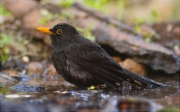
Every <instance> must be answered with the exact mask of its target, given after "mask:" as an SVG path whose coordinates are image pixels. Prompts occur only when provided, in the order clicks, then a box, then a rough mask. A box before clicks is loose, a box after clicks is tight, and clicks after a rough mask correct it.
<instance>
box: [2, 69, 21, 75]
mask: <svg viewBox="0 0 180 112" xmlns="http://www.w3.org/2000/svg"><path fill="white" fill-rule="evenodd" d="M2 72H3V73H7V74H8V75H10V76H19V74H18V72H17V71H15V70H3V71H2Z"/></svg>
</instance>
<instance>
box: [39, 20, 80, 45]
mask: <svg viewBox="0 0 180 112" xmlns="http://www.w3.org/2000/svg"><path fill="white" fill-rule="evenodd" d="M37 30H39V31H42V32H44V33H47V34H49V35H50V37H51V40H52V42H60V41H65V40H71V39H74V38H75V36H76V35H77V34H79V33H78V31H77V30H76V29H75V28H74V27H73V26H71V25H69V24H66V23H59V24H56V25H55V26H53V27H52V28H45V27H38V28H37Z"/></svg>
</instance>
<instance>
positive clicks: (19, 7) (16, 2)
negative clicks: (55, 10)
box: [4, 0, 38, 18]
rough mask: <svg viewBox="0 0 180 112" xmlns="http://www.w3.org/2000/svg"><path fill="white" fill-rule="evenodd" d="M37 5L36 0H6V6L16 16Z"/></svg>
mask: <svg viewBox="0 0 180 112" xmlns="http://www.w3.org/2000/svg"><path fill="white" fill-rule="evenodd" d="M37 5H38V4H37V2H36V1H34V0H6V2H5V4H4V7H5V8H6V9H8V10H9V11H10V12H11V13H12V14H13V15H15V16H16V17H21V16H22V15H24V14H26V13H28V12H29V11H30V10H31V9H33V8H34V7H36V6H37ZM32 18H34V17H32Z"/></svg>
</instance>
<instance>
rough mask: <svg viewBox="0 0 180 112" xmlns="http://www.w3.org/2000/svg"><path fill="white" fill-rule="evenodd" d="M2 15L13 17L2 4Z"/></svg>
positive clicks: (0, 7)
mask: <svg viewBox="0 0 180 112" xmlns="http://www.w3.org/2000/svg"><path fill="white" fill-rule="evenodd" d="M0 14H1V15H2V16H10V15H11V13H10V12H9V11H8V10H6V9H4V7H3V5H2V4H0Z"/></svg>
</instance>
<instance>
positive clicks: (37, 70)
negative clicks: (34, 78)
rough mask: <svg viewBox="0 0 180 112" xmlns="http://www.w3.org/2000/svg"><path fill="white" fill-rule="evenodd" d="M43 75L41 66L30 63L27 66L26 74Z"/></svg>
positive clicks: (37, 63) (36, 63)
mask: <svg viewBox="0 0 180 112" xmlns="http://www.w3.org/2000/svg"><path fill="white" fill-rule="evenodd" d="M42 73H43V65H42V64H41V63H39V62H31V63H29V64H28V68H27V74H28V75H31V74H42Z"/></svg>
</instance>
